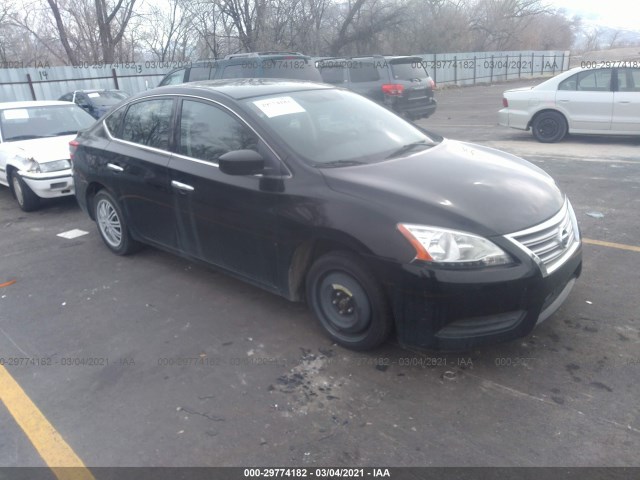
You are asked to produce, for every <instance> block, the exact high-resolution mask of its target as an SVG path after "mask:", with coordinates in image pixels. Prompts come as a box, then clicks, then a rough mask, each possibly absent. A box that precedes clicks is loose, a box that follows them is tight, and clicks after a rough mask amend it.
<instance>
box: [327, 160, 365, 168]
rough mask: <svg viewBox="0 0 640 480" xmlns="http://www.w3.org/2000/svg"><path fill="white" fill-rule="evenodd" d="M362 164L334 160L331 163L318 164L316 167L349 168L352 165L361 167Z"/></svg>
mask: <svg viewBox="0 0 640 480" xmlns="http://www.w3.org/2000/svg"><path fill="white" fill-rule="evenodd" d="M363 164H364V162H359V161H358V160H334V161H333V162H320V163H316V167H328V168H333V167H351V166H353V165H363Z"/></svg>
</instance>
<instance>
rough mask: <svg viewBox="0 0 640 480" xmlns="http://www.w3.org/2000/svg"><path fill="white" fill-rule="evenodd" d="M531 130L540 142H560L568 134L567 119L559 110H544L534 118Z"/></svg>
mask: <svg viewBox="0 0 640 480" xmlns="http://www.w3.org/2000/svg"><path fill="white" fill-rule="evenodd" d="M531 132H532V133H533V136H534V138H535V139H536V140H538V141H539V142H542V143H553V142H559V141H560V140H562V139H563V138H564V137H565V135H566V134H567V120H566V119H565V118H564V115H562V114H561V113H558V112H542V113H540V114H538V115H537V116H536V117H535V118H534V119H533V122H532V124H531Z"/></svg>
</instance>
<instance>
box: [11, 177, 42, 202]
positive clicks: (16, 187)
mask: <svg viewBox="0 0 640 480" xmlns="http://www.w3.org/2000/svg"><path fill="white" fill-rule="evenodd" d="M11 188H12V190H13V195H14V196H15V197H16V200H17V202H18V205H19V206H20V208H21V209H22V210H24V211H25V212H31V211H33V210H35V209H36V208H38V207H39V206H40V197H38V196H37V195H36V194H35V193H33V190H31V188H29V185H27V184H26V183H25V181H24V180H23V179H22V177H20V174H19V173H18V172H14V173H13V174H12V175H11Z"/></svg>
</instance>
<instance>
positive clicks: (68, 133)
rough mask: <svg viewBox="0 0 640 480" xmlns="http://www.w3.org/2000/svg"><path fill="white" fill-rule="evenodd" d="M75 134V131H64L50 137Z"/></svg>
mask: <svg viewBox="0 0 640 480" xmlns="http://www.w3.org/2000/svg"><path fill="white" fill-rule="evenodd" d="M76 133H78V131H77V130H64V131H62V132H56V133H52V134H51V136H52V137H61V136H62V135H75V134H76Z"/></svg>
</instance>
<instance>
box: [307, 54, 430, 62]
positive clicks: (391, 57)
mask: <svg viewBox="0 0 640 480" xmlns="http://www.w3.org/2000/svg"><path fill="white" fill-rule="evenodd" d="M413 58H415V59H420V60H422V57H420V56H418V55H356V56H353V57H327V58H320V59H318V60H317V62H318V63H322V62H326V61H328V62H332V61H333V62H335V61H345V62H346V61H348V60H360V59H374V60H375V59H382V60H388V61H391V62H392V61H394V60H406V59H413Z"/></svg>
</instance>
